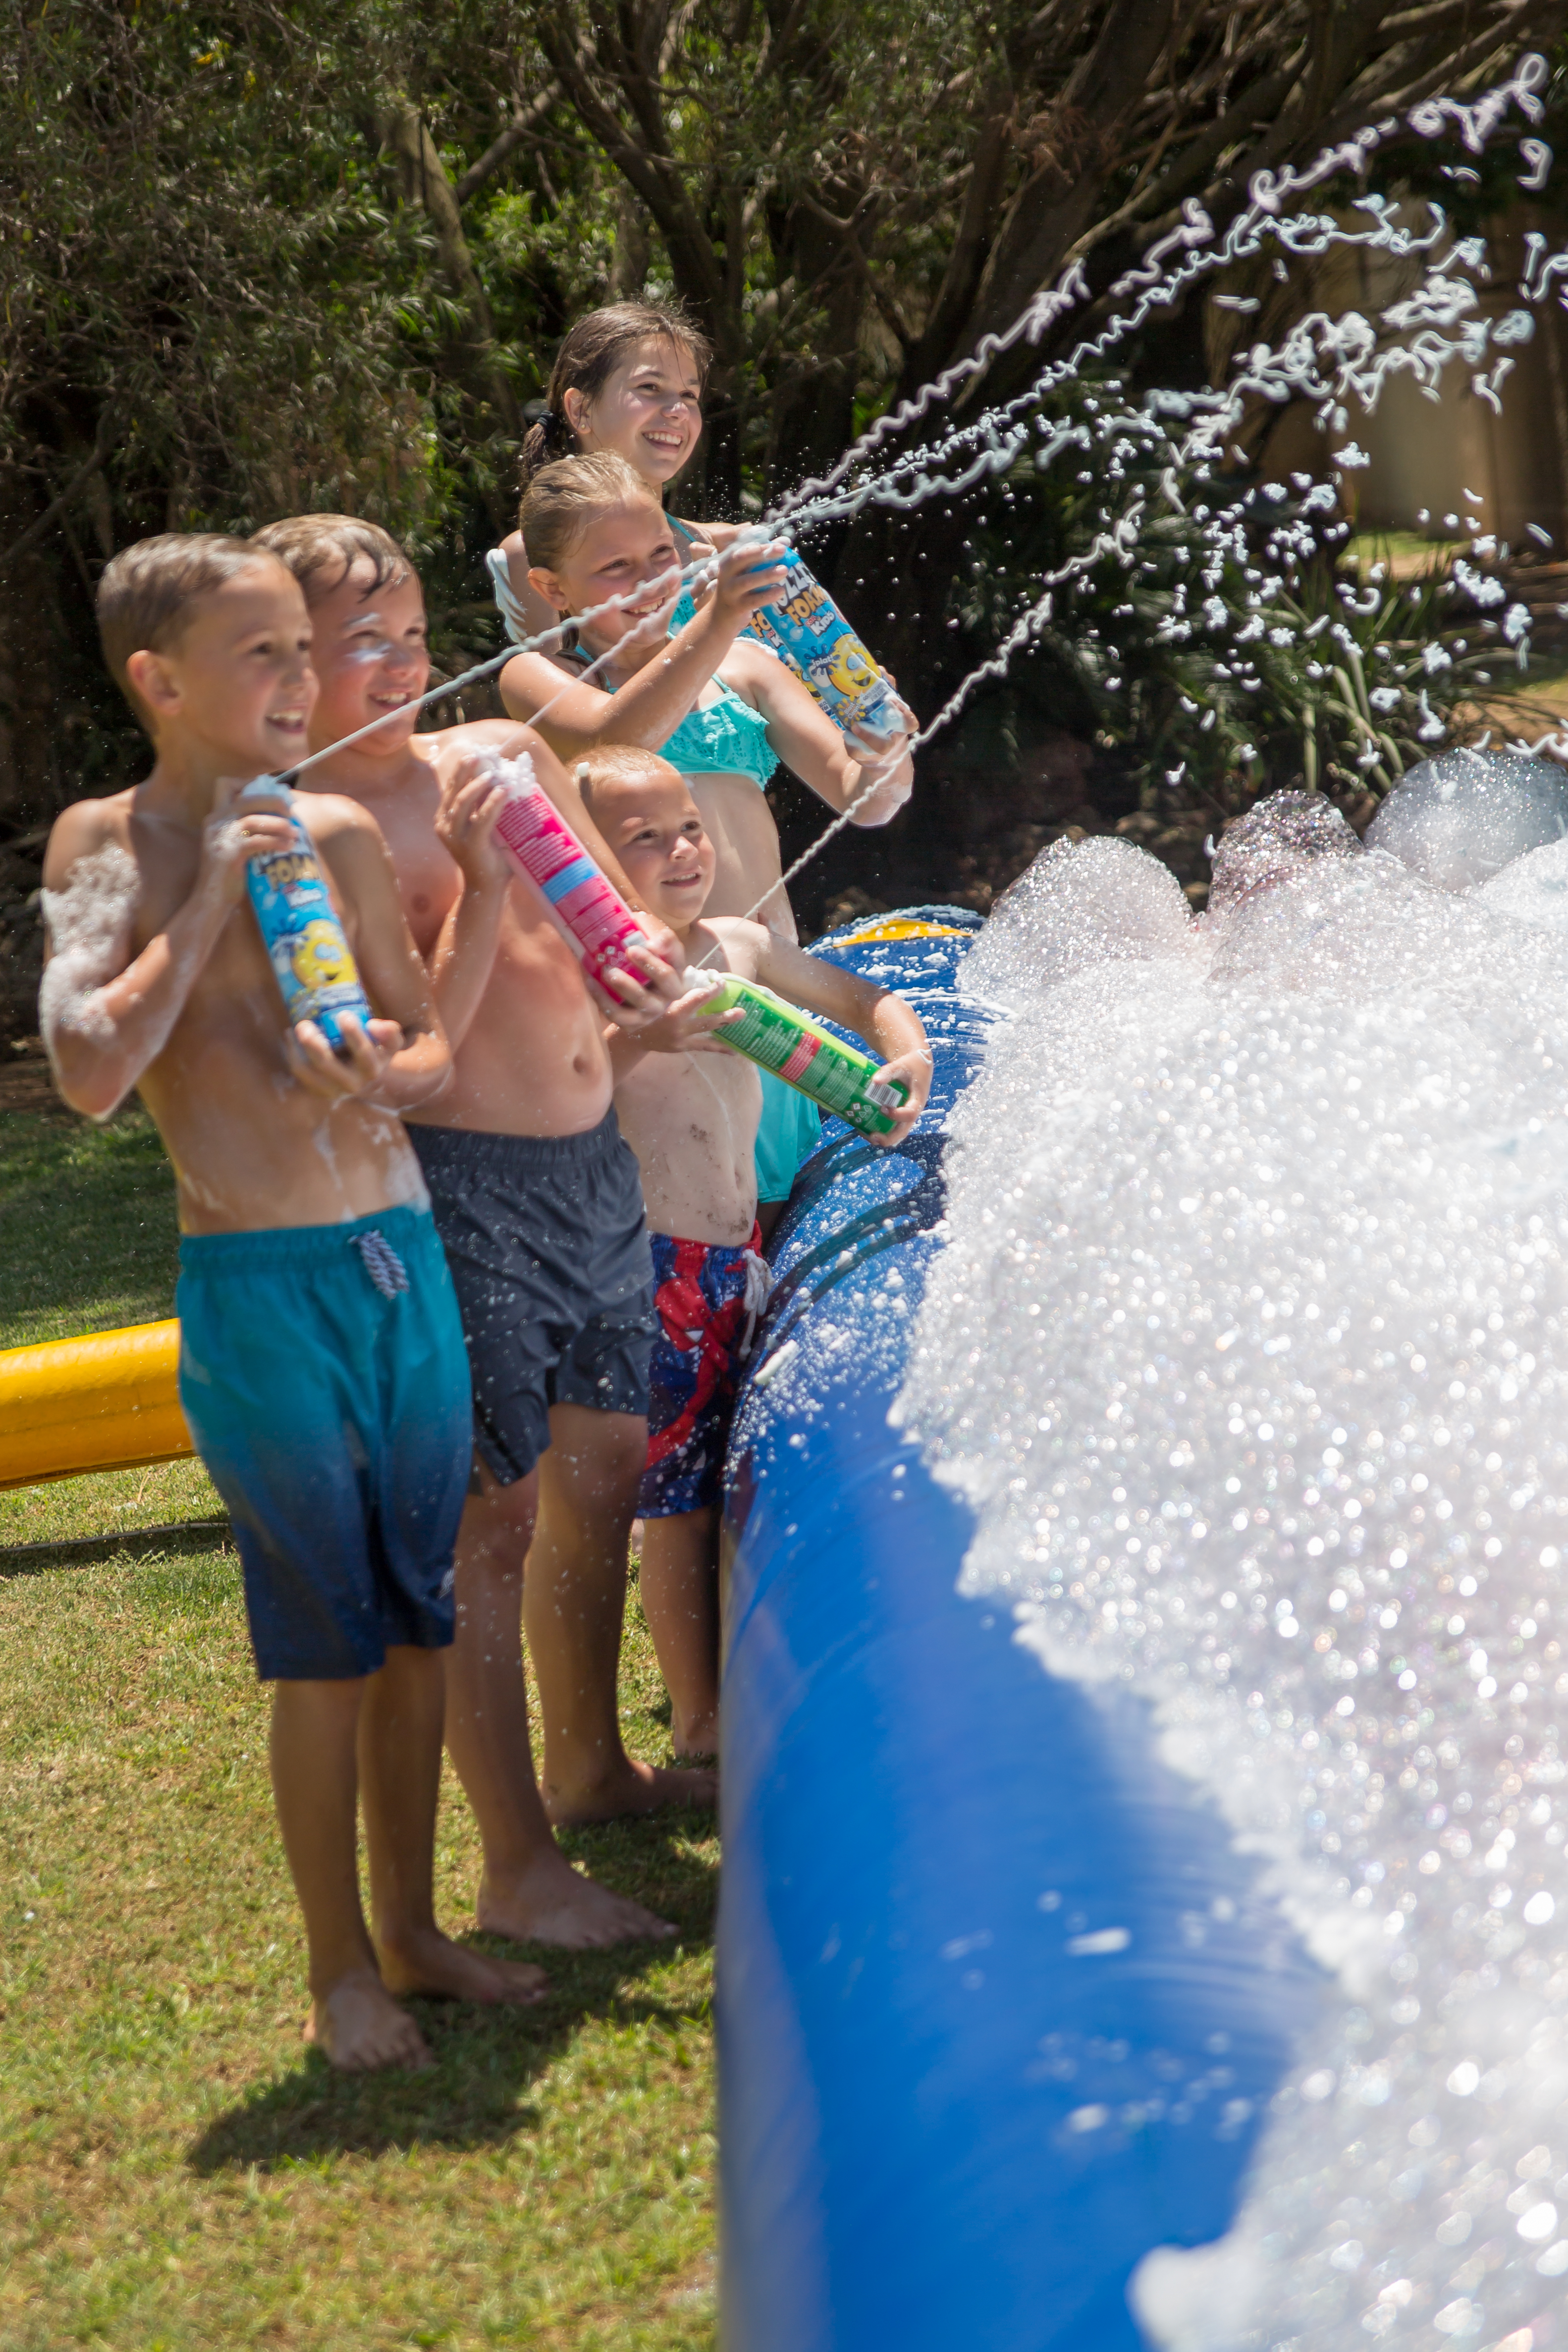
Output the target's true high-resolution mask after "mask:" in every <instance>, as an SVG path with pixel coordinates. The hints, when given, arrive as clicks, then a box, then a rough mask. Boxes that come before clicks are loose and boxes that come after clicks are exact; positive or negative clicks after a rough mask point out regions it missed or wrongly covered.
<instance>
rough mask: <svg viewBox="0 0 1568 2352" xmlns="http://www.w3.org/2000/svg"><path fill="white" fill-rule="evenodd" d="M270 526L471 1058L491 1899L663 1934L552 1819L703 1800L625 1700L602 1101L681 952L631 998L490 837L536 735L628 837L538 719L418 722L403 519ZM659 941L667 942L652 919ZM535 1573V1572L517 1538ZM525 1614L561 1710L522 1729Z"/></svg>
mask: <svg viewBox="0 0 1568 2352" xmlns="http://www.w3.org/2000/svg"><path fill="white" fill-rule="evenodd" d="M258 544H259V545H262V546H265V547H267V548H268V549H269V550H271V551H273V552H275V553H276V554H277V555H278V556H279V559H280V560H281V561H282V562H285V563H287V564H288V565H289V569H290V571H291V572H293V574H294V576H295V578H296V579H297V580H298V581H299V582H300V585H301V587H302V589H303V591H304V593H305V596H306V600H307V602H308V604H309V606H310V615H311V619H312V622H313V624H314V627H315V653H314V659H315V662H316V666H317V668H318V670H319V672H320V675H321V699H320V701H319V702H318V704H317V706H316V709H315V711H314V714H313V716H312V720H311V731H310V744H311V749H312V751H330V750H331V747H332V746H334V745H337V744H339V743H342V740H343V739H344V738H345V737H347V736H350V735H353V733H355V732H356V730H358V729H360V728H361V727H363V726H365V725H367V724H368V723H369V722H371V721H372V720H380V721H381V724H379V725H378V726H377V727H376V730H375V732H374V734H372V735H370V736H367V737H366V738H365V739H364V740H363V741H361V742H357V743H350V744H346V745H345V746H344V748H343V749H342V751H332V752H331V756H330V757H328V758H326V759H324V760H322V761H321V762H320V764H319V765H317V766H315V767H314V768H313V769H312V770H311V771H310V777H309V778H308V779H307V781H308V782H312V783H314V784H317V785H320V786H322V787H325V788H327V789H330V790H331V791H332V792H334V793H346V794H348V795H350V796H351V797H352V798H353V800H354V801H355V802H356V803H359V804H360V805H361V806H362V807H363V808H364V809H366V810H368V811H370V813H371V814H373V815H374V817H375V818H376V819H377V820H378V822H379V824H380V825H381V828H382V830H383V832H384V835H385V837H386V841H387V845H388V847H389V849H390V851H391V854H392V859H393V864H394V866H395V871H396V875H397V879H398V884H399V887H400V888H401V891H402V895H403V904H404V908H405V913H406V915H407V917H408V921H409V925H410V928H411V929H412V931H413V934H414V938H415V940H416V944H417V946H418V948H419V950H420V952H421V954H422V955H423V956H424V957H425V958H426V962H427V963H428V966H429V970H430V976H431V982H432V986H433V989H434V992H435V996H436V1001H437V1005H438V1007H439V1009H440V1013H441V1018H442V1021H443V1023H444V1024H445V1026H446V1029H447V1034H448V1036H449V1037H450V1039H451V1042H452V1048H453V1054H454V1058H455V1075H454V1080H453V1083H452V1085H451V1086H450V1087H448V1088H447V1091H446V1092H445V1093H444V1094H442V1095H441V1097H439V1098H438V1099H437V1100H435V1101H429V1102H426V1104H423V1105H421V1106H419V1107H418V1108H416V1109H414V1110H413V1111H412V1112H411V1115H410V1116H411V1124H410V1128H409V1133H410V1136H411V1138H412V1139H413V1142H414V1147H415V1150H416V1152H417V1154H418V1156H419V1160H420V1161H421V1163H422V1165H423V1168H424V1171H425V1175H426V1181H427V1182H428V1184H429V1187H430V1191H431V1194H432V1197H433V1201H434V1204H435V1211H436V1217H437V1224H438V1226H439V1229H440V1232H441V1236H442V1239H443V1241H444V1242H445V1244H446V1245H447V1257H448V1261H449V1263H450V1265H451V1267H452V1272H453V1276H454V1278H455V1281H456V1283H457V1287H458V1300H459V1303H460V1305H461V1307H462V1311H463V1319H464V1328H465V1331H466V1334H467V1338H468V1354H469V1360H470V1363H471V1366H472V1372H473V1402H474V1426H473V1441H474V1475H473V1481H472V1485H471V1486H470V1490H469V1496H468V1505H467V1507H466V1509H465V1512H464V1515H463V1525H462V1529H461V1533H460V1535H459V1538H458V1554H457V1559H458V1566H457V1593H458V1633H457V1641H456V1643H455V1646H454V1648H453V1651H452V1653H451V1656H450V1660H449V1663H448V1667H447V1747H448V1749H449V1751H450V1753H451V1756H452V1759H453V1762H454V1764H455V1765H456V1767H457V1770H458V1777H459V1779H460V1780H461V1781H462V1783H463V1787H464V1790H465V1791H466V1792H467V1795H468V1801H469V1802H470V1803H471V1805H472V1806H473V1809H474V1813H475V1818H476V1820H477V1822H478V1823H479V1832H480V1837H481V1841H482V1843H483V1848H484V1864H483V1874H482V1877H481V1880H480V1885H479V1898H478V1916H479V1923H480V1925H481V1926H482V1927H486V1928H489V1930H491V1931H492V1932H495V1933H498V1934H501V1935H506V1936H510V1937H518V1938H535V1939H538V1940H542V1941H549V1942H553V1943H561V1944H567V1945H574V1946H582V1945H596V1944H605V1943H610V1942H613V1941H616V1939H618V1938H619V1937H626V1936H638V1935H642V1936H646V1935H652V1934H668V1933H670V1932H672V1931H671V1930H670V1929H668V1927H665V1925H664V1924H663V1923H662V1922H660V1921H658V1920H656V1919H655V1918H654V1917H653V1916H652V1915H651V1914H650V1913H648V1912H647V1911H645V1910H643V1909H642V1908H641V1906H638V1905H636V1904H633V1903H630V1902H627V1901H626V1900H625V1899H624V1898H622V1897H620V1896H618V1895H611V1894H610V1893H609V1892H608V1891H607V1890H606V1889H605V1888H603V1887H599V1886H596V1885H594V1883H593V1882H592V1881H590V1880H588V1879H586V1878H584V1877H583V1876H582V1875H581V1874H578V1873H576V1872H574V1871H573V1870H572V1869H571V1868H570V1867H569V1866H568V1864H566V1862H565V1859H564V1857H563V1855H562V1854H561V1853H560V1852H559V1849H558V1848H557V1847H556V1845H555V1843H554V1840H553V1837H552V1831H551V1821H552V1819H553V1820H554V1821H555V1822H586V1821H598V1820H604V1819H605V1818H607V1817H610V1816H613V1815H616V1814H620V1813H637V1812H647V1811H652V1810H654V1809H656V1808H658V1807H661V1806H666V1805H692V1804H699V1805H700V1804H709V1803H711V1801H712V1800H713V1796H714V1784H713V1780H712V1776H711V1775H710V1774H708V1773H694V1772H682V1771H668V1770H656V1769H653V1768H652V1767H650V1766H648V1765H646V1764H642V1763H640V1762H637V1761H634V1759H632V1758H631V1757H629V1756H628V1755H627V1754H626V1748H625V1747H624V1745H623V1743H622V1739H621V1734H620V1726H619V1719H618V1707H617V1678H618V1667H619V1660H620V1647H621V1629H622V1617H623V1612H624V1608H625V1600H626V1560H627V1539H628V1535H629V1531H630V1526H631V1520H632V1517H633V1513H634V1511H635V1509H636V1503H637V1481H638V1477H639V1475H640V1473H641V1468H642V1460H643V1454H644V1453H645V1451H646V1448H647V1360H648V1353H649V1350H650V1349H651V1346H652V1341H653V1330H654V1316H653V1289H652V1266H651V1261H650V1258H649V1254H648V1244H647V1233H646V1229H645V1226H644V1222H643V1214H642V1198H641V1192H640V1190H639V1186H638V1181H637V1163H636V1161H635V1160H634V1159H633V1158H632V1155H631V1153H630V1152H629V1151H628V1150H626V1145H625V1144H624V1142H623V1141H622V1140H621V1138H620V1134H619V1130H618V1129H617V1128H616V1118H615V1112H614V1110H613V1109H612V1108H611V1102H610V1097H611V1077H610V1064H609V1056H608V1054H607V1052H606V1049H605V1044H604V1039H603V1034H602V1033H603V1030H604V1026H605V1014H606V1013H609V1014H613V1016H614V1018H615V1019H616V1020H617V1021H619V1022H621V1023H623V1024H628V1025H633V1026H635V1025H637V1024H650V1023H652V1022H654V1021H656V1020H658V1019H660V1018H661V1017H662V1016H663V1015H665V1013H667V1011H668V1007H669V1006H670V1004H671V1003H674V1002H676V1001H677V1000H679V997H680V995H681V984H680V982H679V977H678V975H679V967H680V962H681V959H680V958H679V955H678V954H677V953H676V950H675V948H674V943H673V942H672V941H670V940H668V934H667V933H665V932H664V931H663V929H662V927H661V926H659V925H657V924H656V925H653V926H651V927H650V929H651V932H652V945H650V948H649V950H647V951H643V950H633V954H634V956H635V957H636V959H637V963H638V966H639V968H640V973H641V983H646V984H641V983H639V981H638V979H637V976H636V975H635V974H634V975H633V976H631V977H630V978H629V979H628V980H627V982H626V987H625V988H624V989H623V992H622V993H623V996H624V997H626V998H629V999H630V1002H629V1003H626V1002H623V1003H615V1002H613V1001H612V1000H610V999H608V998H605V997H602V996H595V995H593V994H591V992H590V988H589V985H588V983H586V982H585V981H584V974H583V970H582V966H581V965H580V963H579V962H578V961H577V958H576V957H575V956H574V953H573V952H572V950H571V948H570V947H569V946H568V945H567V943H566V940H565V939H564V938H563V935H562V933H561V931H560V929H558V927H557V926H556V923H555V921H554V919H553V918H552V915H551V913H550V909H549V908H548V906H547V904H546V902H545V900H544V898H543V897H542V894H541V893H540V892H539V891H538V890H537V889H536V888H535V887H534V886H533V884H532V883H531V882H530V881H528V880H526V879H525V878H523V877H520V876H519V875H518V873H517V871H516V869H515V868H514V867H513V866H511V864H510V861H509V860H508V859H507V857H506V856H505V855H504V853H503V852H502V851H501V849H500V846H499V845H498V844H497V843H496V842H495V840H494V838H493V829H494V825H495V820H496V818H497V817H498V816H499V814H500V810H501V807H502V805H503V803H504V797H505V796H504V793H503V792H502V791H501V790H500V788H499V787H498V786H497V784H496V783H495V782H494V780H493V777H492V776H491V775H490V774H489V772H488V770H487V768H486V764H485V762H484V761H483V759H482V758H481V757H479V756H478V755H479V754H480V753H483V752H484V751H500V752H504V753H505V754H506V755H507V756H508V757H514V756H516V755H517V754H518V753H519V752H526V753H527V755H528V756H529V757H530V758H531V761H532V762H533V767H534V772H535V773H536V775H537V777H538V780H539V782H540V783H541V784H542V787H543V788H544V790H545V791H546V792H547V793H549V794H550V796H551V798H552V800H553V801H554V802H555V803H556V805H557V806H558V807H559V808H560V809H561V811H562V814H563V815H564V816H565V817H566V819H567V821H568V823H569V824H572V826H573V827H574V830H575V831H576V832H577V833H578V834H579V835H581V837H582V838H583V840H584V845H585V846H586V847H587V848H588V850H589V851H590V853H591V854H592V855H594V856H600V857H603V858H604V859H605V863H606V865H608V866H610V867H611V870H612V872H613V871H614V870H615V868H614V861H613V859H611V858H609V857H608V856H607V855H606V853H605V847H604V844H603V843H602V841H601V840H600V838H599V835H598V834H597V833H596V831H595V827H594V825H593V823H592V821H591V819H590V818H589V816H588V814H587V813H586V811H585V810H584V806H583V803H582V800H581V798H580V796H579V795H578V793H577V792H576V789H575V787H574V784H573V783H572V782H571V780H570V779H569V778H568V777H567V775H566V774H565V772H564V771H563V768H562V767H561V764H560V762H559V761H557V760H556V759H555V758H554V757H553V755H552V752H551V751H549V749H548V748H547V746H546V745H545V744H544V743H543V742H542V741H541V740H540V739H539V737H538V736H537V735H536V734H534V733H533V731H532V730H531V729H528V728H522V727H520V726H518V725H517V724H515V723H514V722H512V721H509V720H485V721H479V722H478V723H476V724H473V725H468V726H463V727H458V728H454V729H450V730H447V731H446V732H445V733H438V734H429V735H420V734H417V733H416V731H415V727H416V715H417V714H416V710H415V709H414V705H415V703H416V699H417V698H418V697H419V695H420V694H422V693H423V691H424V689H425V684H426V677H427V676H428V673H429V656H428V653H427V650H426V621H425V604H424V597H423V594H422V593H421V590H420V585H419V581H418V578H417V576H416V573H415V571H414V568H413V566H412V564H411V563H410V562H409V561H408V559H407V557H406V556H405V553H404V551H403V550H402V549H401V548H400V547H398V545H397V544H396V542H395V541H394V540H392V539H390V538H389V537H388V535H387V534H386V533H385V532H384V531H383V530H379V529H378V528H377V526H375V525H374V524H372V523H366V522H363V521H361V520H357V519H355V518H353V517H351V516H346V515H300V516H296V517H294V518H293V519H292V520H289V521H286V522H281V523H277V524H274V525H272V526H271V527H270V528H268V530H264V531H262V532H260V533H259V534H258ZM660 940H663V941H664V943H665V948H666V950H667V952H666V953H665V954H664V955H663V956H661V955H659V954H657V953H655V952H654V951H653V949H654V947H657V946H658V942H659V941H660ZM525 1558H526V1560H527V1573H526V1576H525V1575H524V1559H525ZM524 1626H526V1631H527V1637H528V1646H529V1649H530V1651H531V1654H532V1658H533V1665H534V1674H535V1677H536V1680H537V1684H538V1689H539V1701H540V1714H541V1718H542V1728H543V1735H544V1737H543V1756H542V1772H541V1776H540V1778H541V1780H542V1797H541V1789H540V1786H539V1784H538V1783H537V1782H536V1781H535V1778H534V1770H533V1762H532V1756H531V1748H530V1744H529V1734H528V1709H527V1700H526V1695H525V1690H524V1684H523V1672H522V1656H521V1633H522V1630H523V1627H524Z"/></svg>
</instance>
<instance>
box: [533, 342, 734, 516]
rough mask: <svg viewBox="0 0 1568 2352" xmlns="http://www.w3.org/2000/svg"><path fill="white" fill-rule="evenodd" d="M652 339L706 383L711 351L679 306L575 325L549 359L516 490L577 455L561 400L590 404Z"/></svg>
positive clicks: (576, 443) (576, 445)
mask: <svg viewBox="0 0 1568 2352" xmlns="http://www.w3.org/2000/svg"><path fill="white" fill-rule="evenodd" d="M653 336H658V340H659V341H661V342H667V343H674V344H676V345H677V346H678V347H679V349H680V350H682V351H687V352H690V354H691V358H692V362H693V364H694V365H695V367H696V370H697V373H698V376H699V377H700V378H703V377H706V375H707V373H708V368H709V363H710V361H711V360H712V357H713V346H712V344H711V343H710V341H708V338H707V336H706V335H704V334H703V333H702V332H701V331H700V329H699V328H697V327H696V326H694V325H693V324H692V322H691V320H689V318H688V317H687V315H686V313H685V311H684V310H681V309H680V308H679V304H670V305H666V304H664V303H659V302H611V303H608V304H606V305H605V308H604V309H603V310H590V311H589V313H588V315H587V317H586V318H585V319H579V320H578V321H577V323H576V325H575V326H574V327H573V328H572V329H571V330H570V331H569V332H568V334H567V336H566V339H565V341H564V342H563V344H562V346H561V349H560V350H559V351H558V352H556V354H555V365H554V366H553V367H552V370H551V372H550V390H549V393H548V394H547V395H546V401H545V410H544V415H542V417H541V419H540V421H539V423H538V424H537V425H534V426H532V428H531V430H530V432H529V434H528V435H527V436H526V438H525V439H524V441H523V445H522V457H521V465H520V467H519V483H520V487H521V488H522V489H524V490H526V489H527V488H528V486H529V484H530V482H531V481H532V479H533V478H534V476H535V474H537V473H538V471H539V469H540V467H542V466H548V465H549V464H550V463H551V462H552V459H555V458H558V457H576V455H577V454H578V441H577V436H576V434H575V433H574V431H573V430H572V427H571V425H569V424H568V422H567V419H566V394H568V393H569V392H580V393H582V394H584V398H586V399H588V400H594V399H596V398H597V396H598V394H600V393H601V392H602V391H603V390H604V388H605V383H607V382H608V380H609V378H610V377H611V376H612V375H613V374H614V373H615V371H616V368H617V367H618V366H619V364H620V362H621V361H622V360H623V359H625V357H626V353H627V352H629V351H630V350H631V349H632V347H633V345H634V344H636V343H646V342H647V341H648V340H649V339H650V337H653ZM526 536H527V534H526V532H525V533H524V537H526Z"/></svg>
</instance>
